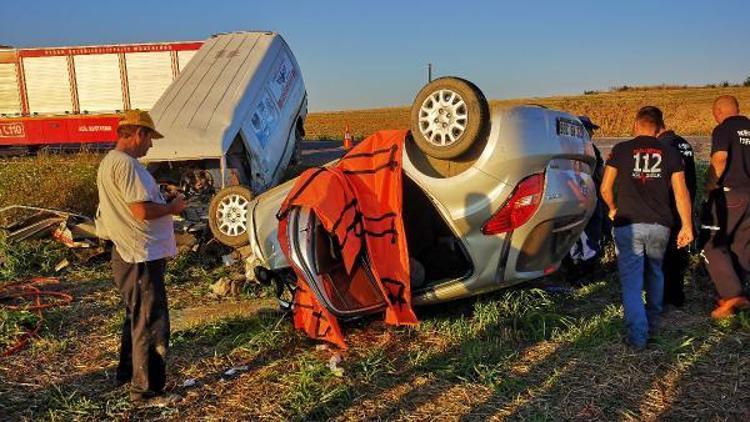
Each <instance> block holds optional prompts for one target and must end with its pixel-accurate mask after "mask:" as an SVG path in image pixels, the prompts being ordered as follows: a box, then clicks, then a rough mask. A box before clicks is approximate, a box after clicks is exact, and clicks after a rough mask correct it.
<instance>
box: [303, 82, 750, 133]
mask: <svg viewBox="0 0 750 422" xmlns="http://www.w3.org/2000/svg"><path fill="white" fill-rule="evenodd" d="M725 94H730V95H734V96H736V97H737V98H738V99H739V101H740V106H741V107H742V106H744V107H745V108H748V107H750V88H747V87H729V88H665V89H629V90H626V91H618V92H604V93H597V94H592V95H578V96H564V97H544V98H526V99H513V100H495V101H491V105H492V106H495V107H511V106H516V105H521V104H540V105H543V106H546V107H550V108H554V109H558V110H563V111H568V112H571V113H573V114H575V115H582V114H585V115H588V116H590V117H591V118H592V120H593V121H594V122H596V123H597V124H599V125H600V126H601V127H602V129H601V130H600V131H599V132H598V134H599V136H628V135H630V133H631V129H632V125H633V116H635V112H636V111H637V110H638V109H639V108H640V107H642V106H645V105H655V106H658V107H660V108H661V109H662V110H663V111H664V116H665V120H666V121H667V125H669V126H670V127H672V128H673V129H675V130H677V132H678V133H680V134H683V135H710V134H711V131H712V130H713V128H714V126H715V125H716V123H715V122H714V120H713V117H712V115H711V105H712V104H713V101H714V99H716V97H718V96H719V95H725ZM347 124H348V125H350V126H351V130H352V134H353V135H354V136H355V137H356V138H363V137H365V136H368V135H370V134H372V133H373V132H375V131H377V130H380V129H407V128H409V108H408V107H394V108H381V109H371V110H350V111H336V112H325V113H311V114H310V115H309V117H308V119H307V122H306V124H305V131H306V136H307V138H308V139H341V138H342V137H343V133H344V128H345V125H347Z"/></svg>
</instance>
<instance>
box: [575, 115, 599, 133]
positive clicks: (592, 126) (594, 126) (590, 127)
mask: <svg viewBox="0 0 750 422" xmlns="http://www.w3.org/2000/svg"><path fill="white" fill-rule="evenodd" d="M578 120H580V121H581V123H583V127H585V128H586V129H588V130H596V129H599V125H597V124H595V123H594V122H592V121H591V119H590V118H589V116H578Z"/></svg>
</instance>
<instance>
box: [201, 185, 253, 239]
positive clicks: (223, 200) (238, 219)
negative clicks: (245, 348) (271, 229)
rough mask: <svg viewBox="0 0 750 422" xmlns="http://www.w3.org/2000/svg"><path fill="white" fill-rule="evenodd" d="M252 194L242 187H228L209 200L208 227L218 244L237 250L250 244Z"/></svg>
mask: <svg viewBox="0 0 750 422" xmlns="http://www.w3.org/2000/svg"><path fill="white" fill-rule="evenodd" d="M253 196H254V195H253V192H252V191H251V190H250V189H248V188H246V187H244V186H230V187H228V188H225V189H222V190H220V191H218V192H217V193H216V195H214V196H213V198H211V204H210V205H209V207H208V227H209V228H210V229H211V233H212V234H213V235H214V238H216V240H218V241H219V242H221V243H223V244H225V245H227V246H231V247H233V248H239V247H241V246H245V245H247V244H248V243H250V238H249V224H250V208H249V205H250V201H251V200H252V199H253Z"/></svg>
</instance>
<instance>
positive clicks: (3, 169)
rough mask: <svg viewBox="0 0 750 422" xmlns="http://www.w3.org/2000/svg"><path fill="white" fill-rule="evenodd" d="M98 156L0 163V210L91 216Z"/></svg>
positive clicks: (53, 156)
mask: <svg viewBox="0 0 750 422" xmlns="http://www.w3.org/2000/svg"><path fill="white" fill-rule="evenodd" d="M101 158H102V155H101V154H94V153H77V154H44V153H41V154H38V155H37V156H35V157H19V158H8V159H3V160H2V161H0V208H2V207H4V206H7V205H13V204H21V205H31V206H37V207H45V208H54V209H59V210H66V211H72V212H78V213H82V214H85V215H89V216H93V215H94V212H95V211H96V204H98V203H99V200H98V194H97V191H96V171H97V167H98V165H99V161H100V160H101Z"/></svg>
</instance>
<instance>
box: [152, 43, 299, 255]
mask: <svg viewBox="0 0 750 422" xmlns="http://www.w3.org/2000/svg"><path fill="white" fill-rule="evenodd" d="M150 113H151V116H152V117H153V118H154V121H155V123H156V127H157V128H158V129H159V132H161V133H162V134H164V139H159V140H156V141H155V142H154V145H153V147H152V148H151V149H150V150H149V151H148V154H147V155H146V156H145V157H143V159H142V160H143V162H144V163H146V164H148V166H149V170H151V171H152V173H153V174H154V175H155V177H156V178H157V180H158V181H159V182H161V183H162V184H163V186H164V187H165V188H166V190H168V191H169V190H176V191H181V192H183V193H185V194H186V195H187V196H188V197H189V198H191V199H194V202H196V201H197V202H202V203H208V202H209V201H210V205H209V206H208V211H207V214H208V215H207V217H208V223H209V226H210V228H211V232H212V233H213V235H214V237H216V238H217V239H218V240H219V241H221V242H222V243H224V244H226V245H229V246H233V247H239V246H243V245H245V244H247V242H248V233H247V204H248V203H249V201H250V200H251V199H252V197H253V196H254V195H257V194H259V193H261V192H263V191H265V190H267V189H269V188H271V187H273V186H275V185H276V184H278V183H279V182H280V180H281V178H282V177H283V175H284V171H285V170H286V168H287V166H288V165H289V163H290V162H291V161H292V160H293V159H295V158H296V157H297V156H298V148H299V143H300V141H301V139H302V137H303V136H304V119H305V117H306V115H307V92H306V91H305V84H304V82H303V80H302V72H301V71H300V68H299V65H298V64H297V61H296V60H295V58H294V55H293V54H292V51H291V50H290V49H289V46H288V45H287V43H286V42H285V41H284V39H283V38H282V37H281V35H279V34H277V33H274V32H233V33H228V34H220V35H215V36H213V37H212V38H211V39H209V40H208V41H207V42H206V43H205V44H203V46H202V47H201V48H200V50H198V52H197V53H196V55H195V57H193V59H192V60H191V61H190V62H189V63H188V65H187V66H186V67H185V69H184V70H183V71H182V72H181V73H180V75H179V77H178V78H177V79H176V80H175V81H174V82H173V83H172V84H171V85H170V86H169V88H167V90H166V91H165V92H164V94H163V95H162V96H161V98H160V99H159V100H158V101H157V102H156V104H155V105H154V107H153V108H152V109H151V112H150ZM201 217H203V218H205V216H201Z"/></svg>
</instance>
